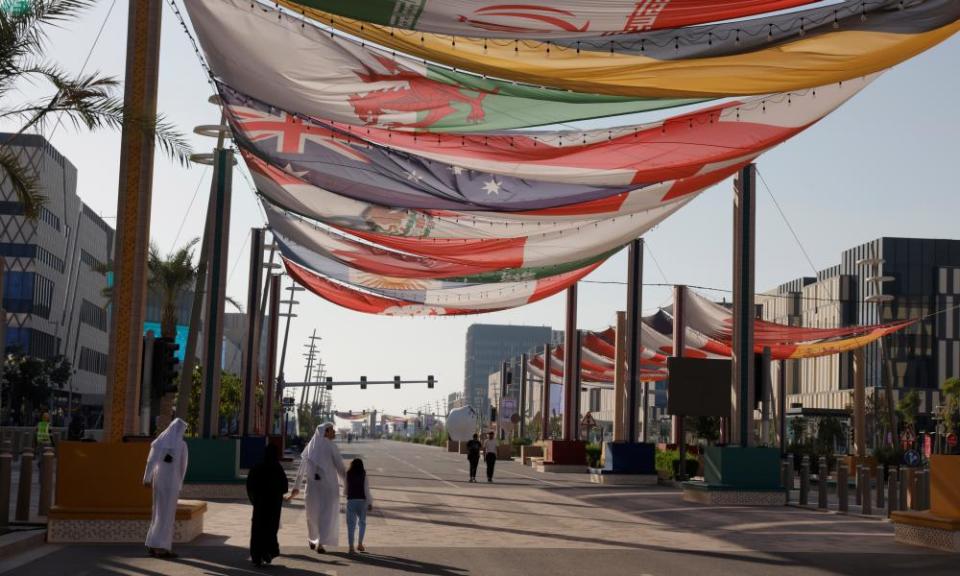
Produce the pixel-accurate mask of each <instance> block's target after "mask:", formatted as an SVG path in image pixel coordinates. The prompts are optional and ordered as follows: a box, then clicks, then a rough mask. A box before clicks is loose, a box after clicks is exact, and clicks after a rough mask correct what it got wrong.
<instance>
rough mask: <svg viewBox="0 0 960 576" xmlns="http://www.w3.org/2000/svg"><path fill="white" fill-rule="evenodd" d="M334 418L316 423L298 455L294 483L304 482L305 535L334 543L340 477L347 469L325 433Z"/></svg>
mask: <svg viewBox="0 0 960 576" xmlns="http://www.w3.org/2000/svg"><path fill="white" fill-rule="evenodd" d="M328 428H334V424H333V422H324V423H323V424H321V425H319V426H317V430H316V432H314V433H313V438H311V439H310V442H309V443H308V444H307V446H306V447H305V448H304V449H303V453H302V454H301V455H300V456H301V460H300V470H299V471H298V472H297V479H296V480H295V481H294V483H293V486H294V487H295V488H297V489H299V488H300V486H302V485H303V484H302V483H303V482H304V481H305V482H306V491H305V494H304V497H305V499H306V506H305V508H306V517H307V539H308V540H309V541H310V542H311V543H312V544H314V545H317V544H319V545H326V546H336V545H337V543H338V540H339V534H340V524H339V521H338V518H339V511H340V486H339V481H340V480H341V479H343V478H344V476H345V474H346V473H347V471H346V468H345V467H344V465H343V457H342V456H340V450H339V449H338V448H337V445H336V444H334V443H333V441H332V440H329V439H327V438H325V437H324V435H325V433H326V431H327V429H328Z"/></svg>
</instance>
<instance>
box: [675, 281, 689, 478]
mask: <svg viewBox="0 0 960 576" xmlns="http://www.w3.org/2000/svg"><path fill="white" fill-rule="evenodd" d="M686 301H687V287H686V286H674V287H673V355H674V356H676V357H678V358H683V354H684V352H685V349H686V347H687V318H686V312H685V310H686ZM683 418H684V415H683V414H675V415H674V416H673V441H674V442H675V443H676V444H677V450H678V451H679V453H680V467H679V468H678V469H677V470H678V473H679V475H680V479H681V480H685V479H686V469H687V468H686V457H687V443H686V441H685V439H684V438H685V433H684V429H683V428H684V427H683Z"/></svg>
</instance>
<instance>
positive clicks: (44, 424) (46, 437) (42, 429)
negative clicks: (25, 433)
mask: <svg viewBox="0 0 960 576" xmlns="http://www.w3.org/2000/svg"><path fill="white" fill-rule="evenodd" d="M49 445H50V415H49V414H47V413H46V412H44V413H43V416H41V417H40V421H39V422H37V449H38V450H42V449H43V447H44V446H49Z"/></svg>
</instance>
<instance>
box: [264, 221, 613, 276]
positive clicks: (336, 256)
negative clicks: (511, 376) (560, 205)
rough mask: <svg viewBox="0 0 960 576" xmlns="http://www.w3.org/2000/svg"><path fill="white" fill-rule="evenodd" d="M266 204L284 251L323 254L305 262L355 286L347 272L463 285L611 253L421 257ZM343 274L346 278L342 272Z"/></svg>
mask: <svg viewBox="0 0 960 576" xmlns="http://www.w3.org/2000/svg"><path fill="white" fill-rule="evenodd" d="M263 206H264V210H265V211H266V214H267V224H268V225H269V227H270V230H271V232H273V234H274V235H276V236H277V237H278V238H279V239H280V242H281V245H282V246H285V247H286V248H287V250H286V252H285V253H287V252H289V253H292V254H299V257H294V256H291V259H294V260H297V261H298V262H309V261H311V260H312V259H314V258H322V259H323V264H322V265H321V264H320V263H314V264H307V265H308V267H311V268H312V269H313V270H315V271H318V272H321V273H323V274H325V275H327V276H330V277H335V278H338V279H342V280H343V281H345V282H354V283H356V284H362V282H361V281H359V280H355V279H352V278H350V277H349V275H352V274H356V275H363V277H364V278H367V279H369V278H372V276H371V275H372V274H376V275H383V276H390V277H394V278H397V277H402V278H407V279H410V280H426V279H433V280H437V279H443V280H447V281H448V282H458V283H461V284H478V283H490V282H511V281H517V280H537V279H540V278H545V277H547V276H554V275H557V274H562V273H564V272H570V271H572V270H575V269H578V268H583V267H584V266H588V265H590V264H594V263H596V262H599V261H601V260H603V259H605V258H607V257H609V256H610V255H612V253H613V251H609V252H606V253H602V254H600V255H598V256H596V257H592V258H588V259H583V260H576V261H572V262H564V263H560V264H556V265H547V266H539V267H536V266H532V267H531V266H528V267H525V268H505V269H504V268H497V267H496V266H493V265H491V264H489V263H487V262H486V261H484V260H483V259H477V262H471V261H469V260H468V259H467V258H457V257H453V258H450V259H446V258H436V257H431V256H420V255H417V254H411V253H409V252H401V251H398V250H392V249H389V248H385V247H383V246H379V245H375V244H371V243H369V242H361V241H359V240H357V239H355V238H354V237H352V236H349V235H347V234H344V233H341V232H338V231H336V229H334V228H329V227H327V228H324V227H321V226H319V225H317V224H316V223H313V222H311V221H308V220H306V219H304V218H301V217H297V216H294V215H291V214H290V213H288V212H284V211H282V210H280V209H278V208H277V207H275V206H273V205H272V204H270V203H269V202H264V203H263ZM343 274H347V275H348V276H344V277H342V278H341V277H340V276H338V275H343Z"/></svg>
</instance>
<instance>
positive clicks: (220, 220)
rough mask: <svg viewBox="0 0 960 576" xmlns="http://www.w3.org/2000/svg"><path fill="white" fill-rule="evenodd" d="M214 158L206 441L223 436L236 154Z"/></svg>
mask: <svg viewBox="0 0 960 576" xmlns="http://www.w3.org/2000/svg"><path fill="white" fill-rule="evenodd" d="M213 158H214V161H213V181H214V182H215V183H216V188H217V190H216V194H214V198H215V201H214V211H213V216H214V221H213V235H212V238H211V241H212V242H211V245H210V270H209V271H208V281H207V286H208V288H209V290H208V292H207V314H206V320H207V325H206V327H205V328H206V329H205V330H204V334H203V340H204V345H203V389H202V390H201V392H200V406H201V410H200V436H201V437H203V438H213V437H215V436H217V435H218V434H219V433H220V372H221V370H222V366H221V360H220V358H221V356H222V352H223V305H224V301H225V299H226V295H227V262H228V260H227V258H228V248H229V244H230V200H231V192H232V176H233V151H232V150H225V149H223V148H220V149H217V150H216V151H214V154H213Z"/></svg>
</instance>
